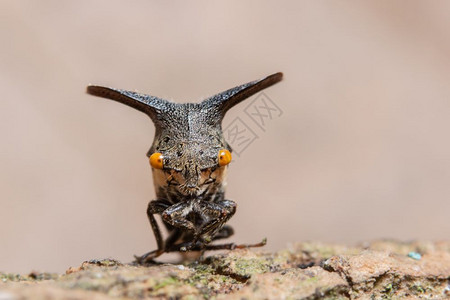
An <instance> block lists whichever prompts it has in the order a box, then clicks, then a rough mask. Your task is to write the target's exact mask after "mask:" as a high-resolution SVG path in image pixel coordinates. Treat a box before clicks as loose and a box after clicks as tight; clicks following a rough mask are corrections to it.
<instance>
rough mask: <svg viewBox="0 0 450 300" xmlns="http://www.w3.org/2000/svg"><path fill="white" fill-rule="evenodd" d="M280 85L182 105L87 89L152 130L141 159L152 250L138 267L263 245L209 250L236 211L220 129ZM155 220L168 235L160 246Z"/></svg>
mask: <svg viewBox="0 0 450 300" xmlns="http://www.w3.org/2000/svg"><path fill="white" fill-rule="evenodd" d="M281 79H282V73H276V74H273V75H270V76H268V77H266V78H264V79H261V80H257V81H253V82H249V83H247V84H243V85H240V86H237V87H235V88H232V89H230V90H227V91H225V92H222V93H220V94H217V95H215V96H213V97H210V98H208V99H206V100H204V101H202V102H200V103H184V104H180V103H173V102H169V101H167V100H164V99H160V98H157V97H153V96H149V95H145V94H139V93H136V92H130V91H125V90H119V89H113V88H107V87H101V86H89V87H88V89H87V91H88V93H89V94H92V95H95V96H100V97H104V98H109V99H112V100H116V101H119V102H121V103H124V104H126V105H129V106H131V107H133V108H136V109H138V110H140V111H142V112H144V113H146V114H147V115H148V116H149V117H150V118H151V119H152V121H153V123H154V124H155V128H156V130H155V138H154V141H153V144H152V146H151V148H150V150H149V151H148V153H147V156H148V157H149V160H150V165H151V166H152V172H153V181H154V185H155V190H156V196H157V197H156V199H155V200H153V201H150V203H149V205H148V209H147V215H148V218H149V221H150V224H151V226H152V229H153V233H154V235H155V238H156V241H157V244H158V249H156V250H154V251H151V252H149V253H147V254H145V255H143V256H141V257H137V258H136V259H137V261H138V262H139V263H144V262H147V261H150V260H151V259H153V258H155V257H157V256H159V255H161V254H162V253H164V252H172V251H188V250H214V249H233V248H235V247H245V246H261V245H263V243H259V244H255V245H235V244H233V243H230V244H222V245H212V244H209V243H210V242H211V241H213V240H217V239H221V238H227V237H229V236H231V235H232V234H233V230H232V229H231V227H229V226H227V225H224V224H225V223H226V222H227V221H228V220H229V219H230V218H231V217H232V216H233V214H234V213H235V211H236V203H235V202H233V201H231V200H227V199H225V197H224V193H225V185H226V174H227V168H228V166H227V165H228V164H229V162H230V161H231V151H232V149H231V147H230V146H229V145H228V144H227V142H226V141H225V139H224V137H223V133H222V126H221V123H222V120H223V117H224V116H225V113H226V112H227V111H228V110H229V109H230V108H231V107H233V106H234V105H236V104H238V103H240V102H241V101H243V100H244V99H246V98H248V97H250V96H252V95H253V94H255V93H257V92H258V91H260V90H262V89H264V88H266V87H269V86H271V85H273V84H275V83H277V82H279V81H280V80H281ZM155 214H156V215H160V216H161V218H162V222H163V223H164V225H165V226H166V228H167V229H168V232H169V236H168V237H167V238H166V239H165V240H164V239H163V238H162V235H161V232H160V229H159V226H158V223H157V222H156V219H155Z"/></svg>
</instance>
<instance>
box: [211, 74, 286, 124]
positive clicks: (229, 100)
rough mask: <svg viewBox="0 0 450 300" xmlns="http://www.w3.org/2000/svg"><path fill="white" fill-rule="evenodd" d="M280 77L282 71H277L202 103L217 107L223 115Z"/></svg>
mask: <svg viewBox="0 0 450 300" xmlns="http://www.w3.org/2000/svg"><path fill="white" fill-rule="evenodd" d="M281 79H283V73H281V72H278V73H275V74H272V75H269V76H267V77H265V78H263V79H259V80H255V81H252V82H248V83H245V84H243V85H240V86H237V87H234V88H232V89H229V90H226V91H224V92H222V93H219V94H217V95H214V96H212V97H210V98H208V99H206V100H204V101H203V102H202V105H204V107H206V108H213V109H218V111H219V112H220V113H221V115H222V117H223V116H224V115H225V113H226V112H227V111H228V110H229V109H230V108H232V107H233V106H235V105H236V104H238V103H240V102H241V101H243V100H245V99H247V98H248V97H250V96H253V95H254V94H256V93H257V92H259V91H261V90H263V89H265V88H267V87H269V86H271V85H273V84H275V83H277V82H280V81H281Z"/></svg>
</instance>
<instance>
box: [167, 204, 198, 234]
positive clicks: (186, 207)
mask: <svg viewBox="0 0 450 300" xmlns="http://www.w3.org/2000/svg"><path fill="white" fill-rule="evenodd" d="M191 211H192V208H191V204H190V203H189V202H179V203H177V204H174V205H172V206H170V207H168V208H166V209H165V210H164V211H163V212H162V214H161V218H162V219H163V221H164V222H166V223H168V224H170V225H172V226H174V227H176V228H180V229H183V230H188V231H192V232H196V231H197V229H196V227H195V225H194V223H192V222H191V221H189V220H187V219H186V217H187V215H188V214H189V213H190V212H191Z"/></svg>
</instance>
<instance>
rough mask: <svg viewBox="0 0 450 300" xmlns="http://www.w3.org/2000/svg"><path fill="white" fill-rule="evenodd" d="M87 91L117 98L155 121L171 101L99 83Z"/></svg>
mask: <svg viewBox="0 0 450 300" xmlns="http://www.w3.org/2000/svg"><path fill="white" fill-rule="evenodd" d="M86 91H87V93H88V94H91V95H94V96H98V97H103V98H107V99H111V100H115V101H118V102H120V103H123V104H125V105H128V106H131V107H133V108H135V109H137V110H139V111H141V112H143V113H145V114H147V115H148V116H150V118H152V120H154V121H155V120H156V118H157V115H159V114H160V113H161V112H162V111H165V110H166V108H167V106H168V105H169V104H170V103H171V102H169V101H167V100H164V99H161V98H157V97H154V96H150V95H146V94H139V93H136V92H131V91H126V90H119V89H113V88H109V87H104V86H97V85H90V86H88V87H87V90H86Z"/></svg>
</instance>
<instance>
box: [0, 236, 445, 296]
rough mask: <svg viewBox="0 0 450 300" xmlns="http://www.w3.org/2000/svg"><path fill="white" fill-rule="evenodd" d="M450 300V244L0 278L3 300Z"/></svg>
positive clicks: (103, 264) (290, 252)
mask: <svg viewBox="0 0 450 300" xmlns="http://www.w3.org/2000/svg"><path fill="white" fill-rule="evenodd" d="M145 298H149V299H209V298H213V299H450V242H435V243H432V242H410V243H401V242H395V241H377V242H373V243H370V244H365V245H360V246H355V247H348V246H344V245H331V244H321V243H298V244H294V245H292V246H291V247H289V248H288V249H285V250H282V251H279V252H276V253H267V252H264V251H256V250H248V249H241V250H234V251H230V252H228V253H225V254H215V255H212V256H209V257H207V258H206V259H205V260H203V261H201V262H194V263H192V262H191V263H187V264H179V265H176V264H153V265H148V266H136V265H133V264H122V263H120V262H118V261H116V260H113V259H102V260H92V261H89V262H84V263H82V264H81V266H79V267H76V268H69V269H68V270H67V271H66V274H48V273H31V274H28V275H25V276H23V275H18V274H5V273H0V300H3V299H99V300H103V299H145Z"/></svg>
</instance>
